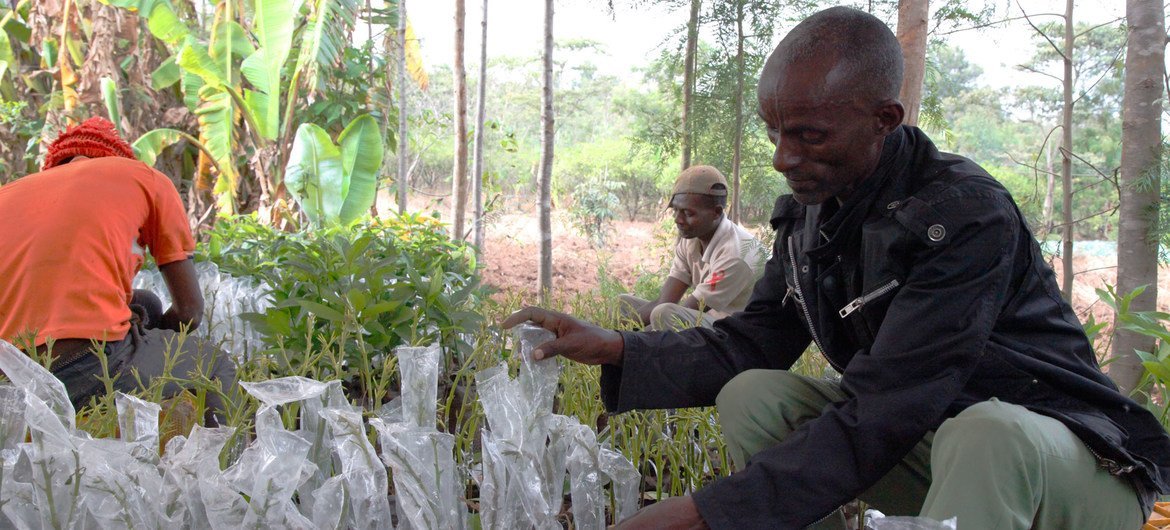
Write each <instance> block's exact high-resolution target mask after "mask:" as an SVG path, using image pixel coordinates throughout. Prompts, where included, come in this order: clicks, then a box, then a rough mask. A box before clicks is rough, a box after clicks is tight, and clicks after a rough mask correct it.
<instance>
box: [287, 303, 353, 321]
mask: <svg viewBox="0 0 1170 530" xmlns="http://www.w3.org/2000/svg"><path fill="white" fill-rule="evenodd" d="M298 303H299V304H300V306H301V307H303V308H305V309H306V310H307V311H309V312H310V313H313V314H314V315H317V316H318V317H319V318H323V319H325V320H329V321H333V322H341V321H343V320H345V315H343V314H342V313H341V312H340V311H338V310H336V309H333V308H332V307H329V306H327V305H324V304H319V303H317V302H311V301H309V300H299V301H298Z"/></svg>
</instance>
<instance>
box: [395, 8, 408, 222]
mask: <svg viewBox="0 0 1170 530" xmlns="http://www.w3.org/2000/svg"><path fill="white" fill-rule="evenodd" d="M406 134H407V131H406V0H398V142H397V143H398V214H399V215H402V214H404V213H406V188H407V186H409V185H410V179H409V178H408V177H407V173H409V172H410V160H408V157H409V156H410V141H409V139H408V137H407V136H406Z"/></svg>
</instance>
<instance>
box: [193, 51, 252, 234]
mask: <svg viewBox="0 0 1170 530" xmlns="http://www.w3.org/2000/svg"><path fill="white" fill-rule="evenodd" d="M180 62H181V61H180ZM199 99H200V100H201V101H202V102H201V103H200V104H199V107H198V108H196V109H195V116H196V117H197V118H198V120H199V138H200V140H201V141H202V142H203V146H204V147H205V148H207V152H208V153H210V154H211V156H212V157H213V158H215V161H216V163H217V164H219V167H220V169H221V170H222V171H223V173H221V174H220V175H219V178H217V179H216V181H215V187H214V188H213V190H212V192H213V193H214V194H215V197H216V202H217V204H218V208H219V212H220V213H221V214H234V213H235V211H236V208H235V200H236V188H237V187H238V186H239V175H238V174H237V173H236V170H235V167H236V165H235V161H234V157H235V153H234V151H233V143H234V142H233V138H232V135H233V132H234V131H235V110H236V105H235V102H234V101H233V100H232V98H231V96H230V95H229V94H228V93H227V91H226V90H225V87H222V86H218V87H217V86H211V85H207V86H204V87H203V88H202V89H200V90H199Z"/></svg>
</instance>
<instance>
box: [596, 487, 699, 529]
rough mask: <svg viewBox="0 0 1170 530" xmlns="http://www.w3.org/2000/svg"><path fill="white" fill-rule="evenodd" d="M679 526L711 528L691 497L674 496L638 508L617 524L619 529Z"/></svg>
mask: <svg viewBox="0 0 1170 530" xmlns="http://www.w3.org/2000/svg"><path fill="white" fill-rule="evenodd" d="M657 528H679V529H694V530H701V529H707V528H710V527H709V526H707V523H706V522H705V521H703V517H702V516H701V515H699V509H698V508H697V507H695V501H693V500H691V497H690V496H689V495H688V496H685V497H674V498H671V499H666V500H663V501H660V502H656V503H654V504H652V505H650V506H647V507H645V508H642V509H641V510H638V513H635V514H634V516H633V517H630V518H629V519H626V520H625V521H622V522H621V523H620V524H618V525H617V530H643V529H657Z"/></svg>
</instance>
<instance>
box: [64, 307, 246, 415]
mask: <svg viewBox="0 0 1170 530" xmlns="http://www.w3.org/2000/svg"><path fill="white" fill-rule="evenodd" d="M104 351H105V354H106V359H107V366H108V369H109V372H110V375H111V376H112V377H114V383H113V386H114V390H117V391H121V392H133V391H137V390H141V389H143V388H146V387H149V386H150V385H151V382H152V381H154V380H155V379H157V378H160V377H166V376H172V377H174V378H177V379H180V380H183V379H185V380H194V379H201V378H203V377H206V378H208V379H209V380H211V382H212V384H213V385H214V386H216V387H218V388H217V389H212V390H210V391H208V392H207V397H206V401H205V403H206V410H207V414H205V417H204V420H205V422H206V423H207V424H208V425H215V424H219V423H221V421H220V420H221V419H222V418H223V417H224V416H223V414H224V413H226V410H227V408H226V403H225V402H224V399H223V396H228V399H229V400H230V401H234V398H233V396H235V395H237V391H236V388H235V387H236V366H235V363H234V362H233V361H232V359H231V358H230V356H229V355H228V354H227V353H226V352H224V351H223V350H221V349H219V348H216V347H214V346H212V345H210V344H207V343H205V342H204V341H201V340H198V339H196V338H195V337H183V338H182V340H180V335H179V334H178V333H176V332H174V331H170V330H162V329H149V330H142V329H140V328H139V326H138V325H137V324H134V323H132V324H131V326H130V332H129V333H127V334H126V337H125V338H123V339H122V340H120V341H116V342H109V343H106V344H105V348H104ZM53 375H55V376H57V378H58V379H60V380H61V382H62V383H64V384H65V390H66V391H68V392H69V398H70V400H72V401H73V406H74V407H78V408H80V407H81V406H83V405H84V404H85V403H86V402H88V401H89V399H90V398H92V397H94V396H97V395H99V394H101V393H103V392H104V391H105V384H104V383H103V382H102V381H101V379H99V377H100V376H102V375H103V372H102V365H101V360H100V359H98V356H97V355H93V354H88V355H85V356H83V357H81V358H80V359H78V360H77V361H74V362H72V363H70V364H67V365H65V366H62V367H60V368H57V369H55V370H53ZM140 381H141V383H140ZM185 389H187V388H186V386H185V385H183V384H181V382H180V381H175V380H171V379H170V378H169V377H167V380H166V381H165V382H164V383H163V387H162V394H163V397H164V398H169V397H173V396H175V395H177V394H179V393H180V392H182V391H183V390H185Z"/></svg>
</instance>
